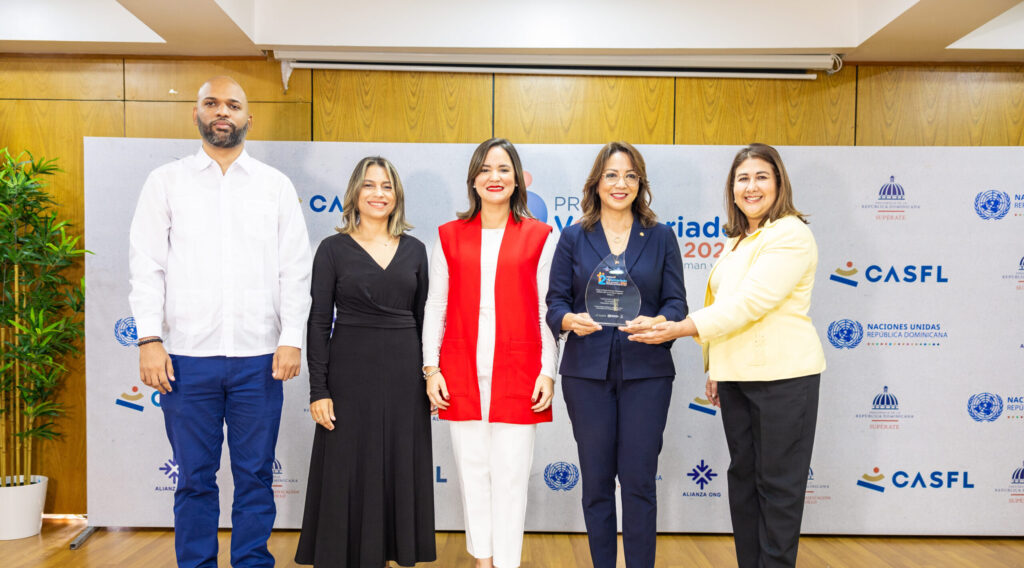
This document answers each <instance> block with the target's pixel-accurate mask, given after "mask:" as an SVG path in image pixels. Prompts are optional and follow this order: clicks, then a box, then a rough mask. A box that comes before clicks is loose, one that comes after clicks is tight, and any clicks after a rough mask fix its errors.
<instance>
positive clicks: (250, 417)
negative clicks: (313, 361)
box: [160, 355, 283, 568]
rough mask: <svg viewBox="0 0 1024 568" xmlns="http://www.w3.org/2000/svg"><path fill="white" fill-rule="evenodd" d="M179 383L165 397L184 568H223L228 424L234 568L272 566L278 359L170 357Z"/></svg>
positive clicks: (178, 540)
mask: <svg viewBox="0 0 1024 568" xmlns="http://www.w3.org/2000/svg"><path fill="white" fill-rule="evenodd" d="M171 361H172V363H173V364H174V378H175V379H176V380H175V382H173V383H171V388H172V389H174V390H172V391H171V392H169V393H167V394H165V395H163V396H161V397H160V405H161V407H162V408H163V411H164V426H165V427H166V429H167V438H168V440H170V442H171V449H172V450H173V451H174V460H175V461H176V462H177V464H178V487H177V489H176V490H175V492H174V550H175V553H176V554H177V558H178V566H179V567H189V568H191V567H211V568H216V566H217V525H218V519H219V518H220V500H219V492H218V488H217V470H218V469H220V456H221V447H222V446H223V444H224V424H225V423H226V424H227V435H228V450H229V452H230V455H231V474H232V477H233V478H234V484H235V494H234V501H233V503H232V506H231V525H232V530H231V564H232V566H236V567H237V566H246V567H249V566H273V565H274V557H273V556H272V555H271V554H270V551H269V550H267V539H268V538H269V537H270V530H271V529H272V528H273V526H274V517H275V516H276V514H277V508H276V506H275V505H274V492H273V488H272V483H273V479H274V476H273V465H274V447H275V446H276V445H277V432H278V428H279V426H280V424H281V402H282V400H283V390H282V386H281V381H276V380H274V378H273V377H271V374H270V373H271V364H272V361H273V355H260V356H256V357H185V356H178V355H171Z"/></svg>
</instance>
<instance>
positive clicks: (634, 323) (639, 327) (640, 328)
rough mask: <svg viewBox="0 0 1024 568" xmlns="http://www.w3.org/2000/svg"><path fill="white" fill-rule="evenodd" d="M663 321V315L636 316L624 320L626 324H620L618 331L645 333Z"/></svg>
mask: <svg viewBox="0 0 1024 568" xmlns="http://www.w3.org/2000/svg"><path fill="white" fill-rule="evenodd" d="M663 321H665V316H655V317H653V318H652V317H650V316H636V317H635V318H633V319H631V320H629V321H627V322H626V325H620V326H619V331H625V332H626V333H630V334H634V333H646V332H648V331H651V328H653V327H654V326H655V325H656V324H659V323H661V322H663Z"/></svg>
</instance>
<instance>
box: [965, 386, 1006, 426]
mask: <svg viewBox="0 0 1024 568" xmlns="http://www.w3.org/2000/svg"><path fill="white" fill-rule="evenodd" d="M967 412H968V413H969V414H970V415H971V418H973V419H974V420H975V422H992V421H994V420H995V419H996V418H999V415H1000V414H1002V413H1003V397H1001V396H999V395H998V394H992V393H990V392H983V393H978V394H976V395H974V396H972V397H971V398H969V399H968V400H967Z"/></svg>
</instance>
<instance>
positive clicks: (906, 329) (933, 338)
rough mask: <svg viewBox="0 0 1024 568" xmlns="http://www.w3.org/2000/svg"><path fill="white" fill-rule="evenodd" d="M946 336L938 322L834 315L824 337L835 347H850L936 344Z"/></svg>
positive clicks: (935, 345) (925, 345)
mask: <svg viewBox="0 0 1024 568" xmlns="http://www.w3.org/2000/svg"><path fill="white" fill-rule="evenodd" d="M948 336H949V334H948V332H947V331H946V330H945V329H943V327H942V324H941V323H939V322H907V321H887V322H868V323H867V324H861V323H860V322H859V321H857V320H853V319H845V318H844V319H838V320H835V321H833V322H832V323H830V324H829V326H828V341H829V343H831V344H832V346H833V347H835V348H836V349H853V348H855V347H857V346H858V345H860V344H861V341H862V340H863V339H864V338H867V339H868V341H867V342H865V343H864V345H867V346H871V347H885V348H892V347H899V348H902V347H938V346H940V345H942V340H943V339H946V338H947V337H948Z"/></svg>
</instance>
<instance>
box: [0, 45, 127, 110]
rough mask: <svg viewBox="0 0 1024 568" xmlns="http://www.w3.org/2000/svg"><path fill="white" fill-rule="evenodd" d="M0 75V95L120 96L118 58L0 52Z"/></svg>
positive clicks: (121, 84) (120, 64)
mask: <svg viewBox="0 0 1024 568" xmlns="http://www.w3.org/2000/svg"><path fill="white" fill-rule="evenodd" d="M0 78H2V79H0V99H77V100H120V99H123V98H124V61H123V60H121V59H109V58H107V59H104V58H95V57H44V56H32V57H25V56H14V55H3V56H0Z"/></svg>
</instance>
